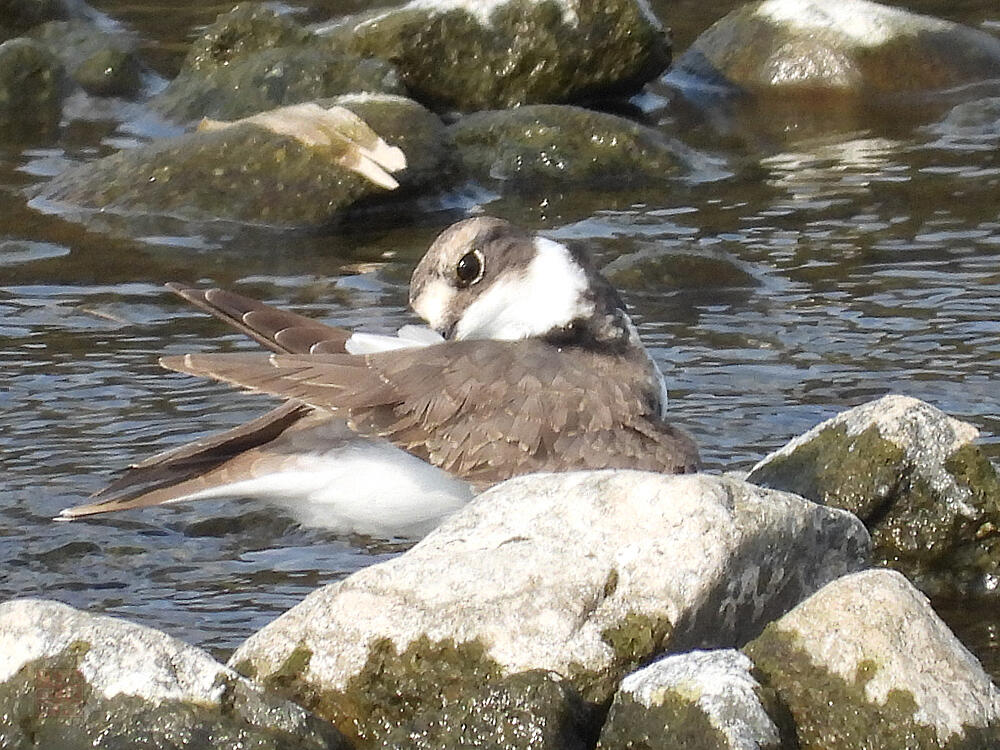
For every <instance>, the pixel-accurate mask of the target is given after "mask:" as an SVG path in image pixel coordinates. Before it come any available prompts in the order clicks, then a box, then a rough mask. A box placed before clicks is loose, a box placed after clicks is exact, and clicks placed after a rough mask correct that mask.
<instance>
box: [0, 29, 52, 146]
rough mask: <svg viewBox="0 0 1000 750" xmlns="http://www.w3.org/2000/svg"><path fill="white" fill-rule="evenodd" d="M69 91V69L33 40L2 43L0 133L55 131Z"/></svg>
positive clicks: (0, 52)
mask: <svg viewBox="0 0 1000 750" xmlns="http://www.w3.org/2000/svg"><path fill="white" fill-rule="evenodd" d="M67 92H68V80H67V77H66V71H65V69H64V68H63V66H62V64H61V63H60V62H59V60H58V59H56V57H55V56H54V55H52V54H51V53H50V52H49V51H48V50H46V49H45V47H43V46H42V45H41V44H39V43H38V42H36V41H33V40H31V39H12V40H10V41H9V42H4V43H3V44H0V136H4V135H9V136H15V137H17V136H19V135H34V134H36V133H38V132H39V131H40V130H41V131H49V130H55V128H57V127H58V125H59V121H60V119H61V117H62V103H63V99H64V98H65V96H66V93H67Z"/></svg>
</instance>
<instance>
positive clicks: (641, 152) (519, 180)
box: [450, 104, 683, 188]
mask: <svg viewBox="0 0 1000 750" xmlns="http://www.w3.org/2000/svg"><path fill="white" fill-rule="evenodd" d="M450 134H451V137H452V139H453V140H454V142H455V146H456V148H457V151H458V157H459V159H460V160H461V163H462V165H463V169H464V170H465V172H466V173H468V174H470V175H472V176H474V177H476V178H477V179H479V180H481V181H484V182H498V183H502V184H504V185H513V186H515V187H520V188H530V187H531V186H532V185H538V184H550V183H551V182H552V181H558V182H568V183H573V184H579V185H587V184H591V185H596V186H602V187H603V186H607V185H609V184H612V185H615V184H617V185H629V184H648V183H651V182H657V181H662V180H665V179H668V178H670V177H673V176H675V175H676V174H677V173H678V171H680V168H681V167H682V166H683V162H682V161H681V159H680V158H679V157H678V154H677V152H676V150H675V149H674V148H673V147H672V146H671V144H670V142H669V140H668V139H667V138H666V137H665V136H664V135H663V134H662V133H660V132H659V131H656V130H654V129H652V128H647V127H645V126H642V125H639V124H638V123H635V122H632V121H631V120H626V119H625V118H623V117H618V116H616V115H610V114H605V113H603V112H594V111H591V110H587V109H582V108H580V107H572V106H566V105H562V106H560V105H545V104H538V105H532V106H524V107H518V108H516V109H511V110H501V111H493V112H478V113H476V114H472V115H467V116H465V117H463V118H461V119H460V120H459V121H458V122H457V123H455V124H454V125H452V126H451V128H450Z"/></svg>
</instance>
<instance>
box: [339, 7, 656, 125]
mask: <svg viewBox="0 0 1000 750" xmlns="http://www.w3.org/2000/svg"><path fill="white" fill-rule="evenodd" d="M320 33H323V34H326V35H327V36H328V38H329V40H330V43H331V44H332V45H333V46H334V48H335V49H338V50H344V51H348V50H349V51H352V52H354V53H357V54H360V55H362V56H371V57H378V58H381V59H384V60H389V61H390V62H392V63H394V64H395V65H396V66H397V67H398V68H399V71H400V75H401V76H402V79H403V83H404V84H405V85H406V87H407V89H408V90H409V91H410V93H411V95H412V96H414V98H416V99H417V100H419V101H420V102H422V103H424V104H426V105H427V106H429V107H431V108H432V109H436V110H453V109H457V110H462V111H474V110H482V109H502V108H507V107H514V106H517V105H521V104H533V103H546V102H548V103H562V102H572V101H579V100H581V99H584V98H587V97H594V96H601V95H607V94H615V93H622V92H629V91H632V90H634V89H636V88H638V87H639V86H641V85H642V84H643V83H645V82H646V81H648V80H649V79H651V78H653V77H654V76H656V75H658V74H659V73H660V72H661V71H662V70H663V69H664V68H665V67H666V66H667V65H668V64H669V63H670V42H669V40H668V38H667V35H666V33H665V32H664V29H663V27H662V25H661V24H660V22H659V21H658V20H657V19H656V17H655V16H654V15H653V14H652V12H651V11H650V9H649V6H648V5H647V4H646V3H645V2H643V1H641V0H611V2H597V1H596V0H490V1H489V2H479V1H477V0H412V2H409V3H407V4H405V5H402V6H400V7H398V8H392V9H388V10H378V11H373V12H371V13H366V14H362V15H361V16H356V17H352V18H348V19H346V20H341V21H337V22H335V23H334V24H331V25H330V26H328V27H327V28H325V29H321V30H320Z"/></svg>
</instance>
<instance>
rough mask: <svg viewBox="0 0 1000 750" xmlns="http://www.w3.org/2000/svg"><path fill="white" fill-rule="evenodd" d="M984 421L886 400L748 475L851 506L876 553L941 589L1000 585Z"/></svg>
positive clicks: (821, 428)
mask: <svg viewBox="0 0 1000 750" xmlns="http://www.w3.org/2000/svg"><path fill="white" fill-rule="evenodd" d="M977 436H978V431H977V430H976V428H975V427H973V426H972V425H970V424H966V423H964V422H959V421H958V420H956V419H952V418H951V417H948V416H947V415H946V414H944V413H943V412H941V411H939V410H938V409H935V408H934V407H933V406H930V405H929V404H925V403H924V402H922V401H919V400H917V399H914V398H908V397H905V396H886V397H884V398H881V399H879V400H877V401H873V402H871V403H868V404H864V405H862V406H859V407H856V408H854V409H850V410H848V411H845V412H843V413H841V414H838V415H837V416H836V417H834V418H833V419H830V420H828V421H826V422H823V423H822V424H820V425H818V426H816V427H815V428H813V429H812V430H810V431H809V432H807V433H806V434H805V435H802V436H801V437H798V438H796V439H795V440H793V441H792V442H791V443H789V444H788V445H786V446H785V447H784V448H782V449H781V450H779V451H776V452H775V453H772V454H771V455H769V456H768V457H767V458H765V459H764V460H763V461H761V462H760V463H759V464H757V466H755V467H754V468H753V469H752V470H751V472H750V474H749V476H748V477H747V480H748V481H750V482H753V483H755V484H760V485H762V486H765V487H771V488H774V489H781V490H785V491H787V492H794V493H796V494H799V495H802V496H803V497H807V498H809V499H810V500H815V501H816V502H820V503H824V504H826V505H832V506H834V507H837V508H844V509H845V510H849V511H851V512H852V513H854V514H856V515H857V516H859V517H860V518H861V519H862V520H863V521H865V522H866V524H867V526H868V528H869V531H871V534H872V543H873V544H874V551H873V555H874V559H875V561H876V562H877V563H878V564H881V565H888V566H890V567H893V568H896V569H898V570H901V571H902V572H904V573H906V575H907V576H908V577H910V578H911V580H913V581H914V582H915V583H916V584H917V585H918V586H919V587H920V588H921V589H923V590H924V591H926V592H928V593H931V594H934V595H940V594H963V593H968V592H970V591H974V592H991V591H996V590H997V587H998V585H1000V479H998V477H997V472H996V470H995V469H994V467H993V466H992V464H990V462H989V460H988V459H987V458H986V457H985V456H984V455H983V453H982V451H980V450H979V449H978V448H977V447H976V446H975V445H973V443H972V441H973V440H975V438H976V437H977Z"/></svg>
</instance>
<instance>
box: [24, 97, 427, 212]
mask: <svg viewBox="0 0 1000 750" xmlns="http://www.w3.org/2000/svg"><path fill="white" fill-rule="evenodd" d="M333 101H334V102H337V101H339V100H333ZM297 106H298V107H305V108H308V109H309V111H310V112H317V111H318V110H320V108H319V107H318V106H316V105H297ZM343 106H344V107H345V108H346V109H349V110H351V111H354V110H355V109H356V110H357V112H358V113H359V114H363V116H364V118H365V119H366V121H367V122H368V123H369V125H370V126H371V129H372V130H374V131H375V133H377V134H378V135H381V136H383V137H384V139H385V140H386V141H387V142H388V143H389V144H390V145H398V146H399V147H401V148H402V149H403V150H404V153H405V152H406V150H407V149H410V150H413V149H414V148H416V147H418V146H422V145H424V144H431V143H435V139H436V138H437V137H438V136H439V135H440V129H441V126H440V123H438V121H437V118H436V117H434V116H433V115H431V114H430V113H428V112H427V111H426V110H424V109H423V108H422V107H420V106H419V105H418V104H416V103H414V102H412V101H409V100H406V99H402V98H398V97H348V98H347V99H345V100H344V102H343ZM292 109H294V108H292ZM269 114H271V113H269ZM317 122H318V120H317ZM299 127H300V132H299V133H297V134H296V133H294V132H291V131H286V130H282V129H281V128H278V127H277V126H274V125H266V124H262V123H259V122H258V121H257V119H256V118H254V120H253V121H245V122H242V123H237V124H234V125H232V126H231V127H227V128H224V129H211V130H201V131H198V132H194V133H189V134H186V135H183V136H180V137H178V138H169V139H164V140H162V141H157V142H154V143H151V144H149V145H147V146H141V147H139V148H136V149H132V150H129V151H122V152H120V153H117V154H113V155H112V156H108V157H105V158H104V159H99V160H97V161H94V162H90V163H86V164H82V165H80V166H78V167H74V168H72V169H70V170H68V171H66V172H64V173H63V174H61V175H59V176H57V177H56V178H54V179H53V180H52V181H50V182H49V183H48V184H47V185H44V186H43V187H42V188H41V189H40V191H39V193H38V195H37V198H38V199H40V200H42V201H49V202H55V203H56V204H59V205H71V206H81V207H87V208H93V209H99V210H101V211H113V212H118V213H129V214H134V213H140V214H158V215H172V216H179V217H184V218H189V219H217V218H221V219H230V220H234V221H243V222H253V223H263V224H273V225H296V226H315V225H320V224H324V223H326V222H329V221H331V220H333V219H335V218H336V217H337V216H338V215H340V213H341V212H342V211H344V210H345V209H347V208H348V207H350V206H353V205H354V204H356V203H357V202H358V201H361V200H363V199H369V200H374V199H376V198H377V197H380V196H385V195H387V192H386V187H387V186H385V185H384V183H383V186H380V185H379V184H376V183H375V182H372V181H371V180H369V179H368V178H366V177H364V176H362V175H361V174H359V173H358V171H355V169H354V167H352V166H351V159H352V158H354V156H356V154H354V151H353V149H354V147H353V146H352V145H351V144H350V142H349V139H348V140H347V141H345V140H344V139H337V138H334V140H333V141H329V140H327V141H325V142H324V141H323V140H322V138H321V140H320V141H319V142H316V141H314V140H313V138H312V136H313V135H314V131H315V130H319V131H321V135H324V134H325V136H326V137H329V136H330V135H336V134H335V133H333V134H331V133H330V132H329V130H328V129H327V128H326V127H325V126H322V127H317V126H315V125H314V124H313V125H311V124H310V123H309V121H308V118H307V119H305V120H303V121H301V122H300V123H299ZM276 130H279V131H281V132H276ZM442 150H443V147H439V148H437V149H433V148H430V147H428V149H427V153H420V154H417V155H415V156H414V158H413V159H412V160H411V159H410V157H409V155H407V157H406V158H407V161H412V162H413V163H414V164H415V166H414V169H413V171H412V172H410V171H409V170H403V171H402V172H399V173H397V178H398V180H399V183H400V187H401V190H402V191H404V192H405V191H406V190H411V189H414V188H416V187H418V186H419V185H420V184H422V183H421V182H420V181H422V180H428V179H431V178H432V176H433V174H434V170H433V168H432V167H431V161H432V160H433V159H434V158H435V154H437V153H440V152H441V151H442Z"/></svg>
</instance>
